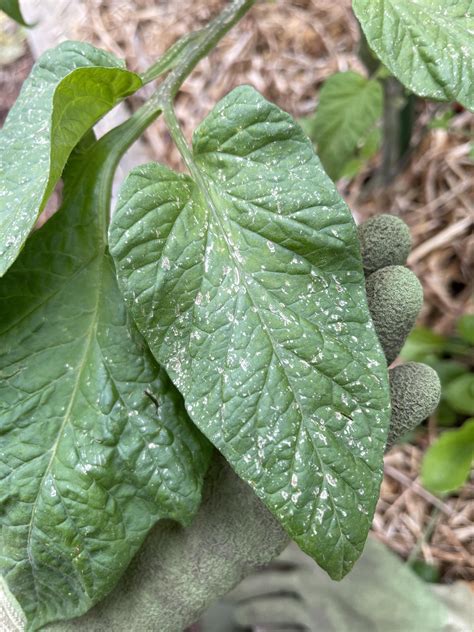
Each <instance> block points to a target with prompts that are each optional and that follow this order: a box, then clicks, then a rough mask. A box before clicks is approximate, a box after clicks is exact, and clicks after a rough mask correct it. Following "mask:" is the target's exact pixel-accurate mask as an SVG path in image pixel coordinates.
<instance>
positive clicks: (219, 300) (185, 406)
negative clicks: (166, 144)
mask: <svg viewBox="0 0 474 632" xmlns="http://www.w3.org/2000/svg"><path fill="white" fill-rule="evenodd" d="M252 4H253V0H234V1H233V2H231V3H230V4H228V5H227V6H226V8H225V9H224V10H223V11H222V13H221V14H220V15H219V16H217V17H216V18H215V19H214V20H213V21H211V22H210V23H209V24H208V25H207V26H206V27H204V28H203V29H201V30H200V31H198V32H196V33H193V34H191V35H189V36H185V37H184V38H183V39H182V40H180V41H179V42H177V43H176V44H175V45H174V46H173V47H172V48H171V49H170V50H169V51H168V52H167V53H165V55H164V56H163V57H162V58H161V59H160V60H158V62H157V63H155V64H153V65H152V66H151V67H150V68H149V69H148V70H146V71H145V72H144V73H142V74H141V75H140V74H136V73H132V72H130V71H128V70H127V69H126V68H125V65H124V63H123V62H122V61H120V60H117V59H116V58H115V57H114V56H113V55H110V54H109V53H106V52H105V51H101V50H98V49H96V48H94V47H93V46H90V45H88V44H84V43H78V42H66V43H64V44H61V45H60V46H58V47H57V48H56V49H54V50H51V51H48V52H47V53H45V54H44V55H43V56H42V57H41V58H40V59H39V60H38V62H37V63H36V64H35V66H34V68H33V70H32V72H31V75H30V77H29V78H28V80H27V81H26V82H25V85H24V87H23V90H22V92H21V94H20V96H19V98H18V100H17V102H16V104H15V106H14V107H13V108H12V110H11V112H10V114H9V116H8V118H7V121H6V123H5V125H4V128H3V129H2V131H1V134H0V274H3V275H4V276H3V278H2V279H1V281H0V312H1V314H2V321H1V328H0V350H1V353H0V376H1V379H2V381H1V382H0V393H1V394H0V406H1V409H0V424H1V426H0V428H1V435H0V441H1V447H0V455H1V460H0V477H1V479H2V496H1V502H2V513H1V514H0V522H1V525H2V530H1V536H0V537H1V538H2V539H1V556H0V567H1V571H2V575H3V577H4V579H5V582H6V585H7V586H6V588H5V595H7V597H5V598H2V599H0V604H1V607H3V603H4V602H6V603H8V604H11V603H14V600H13V598H12V599H10V596H8V595H9V593H8V592H7V591H11V593H13V597H14V598H16V599H17V600H18V601H19V602H20V605H21V608H22V609H23V613H24V615H25V618H26V626H27V628H28V629H32V630H33V629H38V628H40V627H43V626H45V625H47V624H49V623H51V622H53V621H62V620H64V619H71V618H74V617H77V616H79V615H83V614H84V613H86V612H87V611H88V610H90V609H91V608H92V606H94V604H96V603H97V602H98V601H99V600H101V599H103V598H104V597H105V596H106V595H107V594H108V593H109V592H110V591H112V589H114V586H115V585H116V583H117V581H118V579H119V577H120V576H121V575H122V573H123V572H124V571H125V569H127V568H128V570H127V575H126V578H125V580H124V582H123V583H121V584H119V585H118V587H117V589H116V591H117V592H115V593H112V594H111V596H110V597H109V598H108V600H107V601H105V602H103V603H102V604H101V605H100V606H99V607H98V609H97V610H91V612H90V614H88V615H86V617H85V618H84V619H79V620H78V621H72V622H71V623H68V624H63V623H59V624H58V625H57V626H55V625H53V626H49V627H50V629H56V630H58V629H59V630H66V629H79V630H81V629H82V630H87V631H88V632H89V631H90V630H96V629H113V630H122V629H123V630H129V629H133V626H137V628H136V629H145V627H146V626H149V625H150V621H151V622H152V623H151V625H153V626H154V627H153V629H159V630H160V631H161V632H165V631H171V630H179V629H182V627H184V626H185V625H187V624H189V623H191V622H192V621H193V620H195V619H196V617H197V613H198V611H199V609H200V608H202V607H203V605H205V604H206V603H208V602H209V601H210V600H212V599H213V598H215V597H217V596H218V595H219V594H222V592H223V591H225V590H228V589H229V588H230V587H231V586H233V585H235V583H236V582H237V581H238V580H239V579H240V578H241V577H242V576H243V575H245V574H246V573H248V572H249V570H250V569H251V568H252V567H253V566H255V565H258V564H261V563H263V562H265V561H268V560H269V559H271V558H272V557H274V556H275V555H276V554H277V553H278V552H279V551H280V550H281V549H282V548H283V547H284V546H285V544H286V543H287V541H288V538H289V537H290V536H291V537H292V538H293V539H294V540H295V541H296V542H297V543H298V544H299V545H300V546H301V548H302V549H304V550H305V551H307V552H308V553H309V554H310V555H311V557H312V558H313V559H315V560H316V561H317V562H318V563H319V564H320V565H321V566H322V567H323V568H324V569H325V570H326V571H327V572H328V573H329V575H330V576H331V577H333V578H338V579H339V578H341V577H343V576H344V575H345V574H346V573H347V572H348V571H349V570H350V569H351V567H352V566H353V564H354V563H355V561H356V560H357V558H358V557H359V556H360V554H361V552H362V549H363V547H364V543H365V541H366V538H367V533H368V530H369V527H370V524H371V520H372V516H373V512H374V509H375V504H376V501H377V496H378V489H379V484H380V480H381V476H382V465H383V463H382V456H383V452H384V449H385V448H386V445H387V442H389V443H391V442H393V441H394V440H396V439H397V437H398V436H399V435H400V432H401V429H406V428H407V427H412V426H413V425H415V424H417V423H419V422H421V421H422V420H423V419H424V418H425V417H426V416H427V415H428V414H429V413H430V412H431V410H432V409H433V408H434V406H435V405H436V403H437V400H438V396H439V383H438V380H437V377H436V374H435V373H434V371H432V370H431V369H430V368H429V367H427V366H426V365H422V364H417V363H414V362H409V363H407V364H406V365H401V366H397V367H395V368H394V369H390V370H389V371H388V370H387V363H391V362H392V361H393V359H394V358H395V357H396V355H397V353H398V351H399V350H400V348H401V346H402V344H403V341H404V340H405V338H406V335H407V333H408V331H409V330H410V329H411V327H412V326H413V323H414V321H415V318H416V315H417V313H418V310H419V308H420V305H421V300H422V296H421V290H420V286H419V283H418V282H417V280H416V278H415V277H414V275H413V274H412V273H411V272H410V271H408V270H407V269H406V268H405V267H404V264H405V261H406V255H407V253H408V249H409V237H408V235H407V228H406V227H405V226H404V225H403V223H402V222H400V221H399V220H397V219H396V218H390V217H381V218H378V220H376V221H371V222H368V223H367V225H366V226H364V227H362V228H360V229H359V231H358V230H357V228H356V226H355V224H354V222H353V220H352V217H351V215H350V212H349V210H348V208H347V207H346V205H345V204H344V202H343V200H342V199H341V198H340V196H339V194H338V192H337V190H336V188H335V186H334V185H333V183H332V181H331V180H330V178H329V177H328V176H327V175H326V173H325V172H324V170H323V168H322V166H321V163H320V161H319V159H318V157H317V156H316V155H315V153H314V151H313V147H312V144H311V142H310V141H309V140H308V139H307V138H306V137H305V135H304V133H303V131H302V130H301V128H300V127H299V126H298V125H297V124H296V123H295V122H294V121H293V120H292V118H291V117H290V116H289V115H288V114H286V113H285V112H283V111H282V110H280V109H279V108H278V107H276V106H275V105H273V104H272V103H269V102H268V101H266V100H265V99H264V98H263V96H261V95H260V94H259V93H258V92H257V91H255V90H254V89H253V88H250V87H248V86H241V87H239V88H236V89H235V90H233V91H232V92H231V93H230V94H228V95H226V96H225V97H224V98H223V99H222V100H221V101H219V103H217V105H216V106H215V108H214V109H213V110H212V112H211V113H210V114H209V115H208V117H207V118H206V119H205V120H204V121H203V122H202V123H201V124H200V125H199V127H198V128H197V130H196V131H195V134H194V137H193V143H192V148H191V147H189V146H188V144H187V142H186V140H185V139H184V136H183V134H182V131H181V129H180V126H179V123H178V121H177V119H176V115H175V113H174V107H173V103H174V99H175V97H176V94H177V93H178V91H179V89H180V87H181V85H182V84H183V82H184V81H185V79H186V78H187V76H188V75H189V74H190V73H191V72H192V70H193V68H194V67H195V65H196V64H197V63H198V62H199V61H200V60H201V59H202V58H203V57H204V56H206V55H207V54H208V53H209V52H210V51H211V50H212V49H213V48H214V46H215V45H216V44H217V42H218V41H219V40H220V39H221V38H222V37H223V36H224V34H225V33H226V32H227V31H228V30H229V29H230V28H231V27H232V25H233V24H235V23H236V22H237V21H238V20H239V19H240V18H241V17H242V16H243V15H244V14H245V13H246V12H247V11H248V10H249V9H250V8H251V6H252ZM2 8H4V9H6V10H9V11H10V13H11V14H12V15H14V11H15V10H18V5H17V3H8V5H7V4H6V3H3V5H2ZM364 11H365V10H361V15H362V17H361V16H360V15H359V17H360V19H361V22H362V24H363V25H364V14H365V13H364ZM382 11H383V10H382ZM17 17H18V15H17ZM366 18H367V20H368V21H369V22H370V20H372V18H373V13H371V12H367V15H366ZM463 24H464V23H463ZM367 37H368V40H369V43H370V34H368V35H367ZM392 71H393V72H395V70H393V69H392ZM164 75H166V76H164ZM158 78H159V79H160V84H159V86H158V87H157V89H156V91H155V92H154V93H153V95H152V96H151V97H150V98H149V99H148V100H147V101H146V103H145V104H144V105H143V106H142V107H141V108H140V109H139V110H138V111H137V112H136V113H135V114H133V115H132V116H131V117H130V118H129V119H128V120H127V121H125V122H124V123H123V124H122V125H120V126H119V127H117V128H115V129H113V130H111V131H110V132H109V133H107V134H106V135H104V136H103V137H102V138H100V139H96V138H95V136H94V134H93V132H92V127H93V126H94V124H95V123H96V122H97V121H98V120H99V119H100V118H101V117H102V116H103V115H104V114H106V112H108V111H109V110H110V109H111V108H113V107H114V106H115V105H116V104H117V103H119V102H120V101H122V100H123V99H124V98H126V97H127V96H128V95H130V94H133V93H134V92H136V91H137V90H139V89H140V88H141V87H142V86H143V85H144V84H145V83H147V82H150V81H153V80H156V79H158ZM346 79H348V81H349V82H350V83H351V85H352V84H357V85H358V86H359V88H360V89H361V90H362V92H364V90H365V91H367V92H368V93H369V94H372V93H375V92H377V94H378V98H379V99H380V90H379V89H378V88H377V87H376V85H375V84H373V83H371V82H370V80H369V81H368V82H367V81H366V80H363V81H360V80H359V79H357V78H354V77H352V76H351V77H346ZM440 81H444V78H443V77H442V76H441V75H440ZM333 87H334V86H333ZM335 92H336V93H337V94H340V92H341V85H337V86H335ZM340 100H341V99H340ZM342 101H344V99H342ZM352 103H353V104H355V105H356V106H357V108H358V112H359V113H360V117H361V118H363V119H364V125H361V128H364V129H365V130H367V129H369V128H370V126H371V125H373V121H374V116H375V114H374V111H369V113H368V115H367V118H366V117H365V115H366V113H367V107H366V106H365V107H364V106H360V104H359V100H358V99H354V100H353V101H352ZM369 110H370V108H369ZM375 110H376V108H375ZM375 113H376V111H375ZM161 114H163V116H164V119H165V123H166V125H167V128H168V131H169V133H170V135H171V137H172V139H173V141H174V142H175V144H176V146H177V147H178V149H179V150H180V153H181V155H182V157H183V160H184V162H185V164H186V167H187V169H188V174H178V173H175V172H173V171H171V170H170V169H168V168H167V167H165V166H163V165H158V164H149V165H144V166H142V167H139V168H137V169H135V170H133V171H132V173H131V174H130V175H129V176H128V177H127V178H126V180H125V182H124V183H123V185H122V188H121V191H120V196H119V203H118V208H117V212H116V214H115V215H114V217H113V220H112V222H111V223H110V222H109V217H110V203H111V187H112V180H113V177H114V173H115V169H116V166H117V164H118V161H119V160H120V158H121V157H122V156H123V154H124V152H125V151H126V150H127V149H128V147H129V146H130V145H131V144H132V143H133V142H134V141H135V140H136V139H137V138H139V137H140V136H141V134H142V133H143V132H144V131H145V130H146V128H147V127H148V126H149V125H150V124H151V123H152V122H153V121H154V120H155V119H156V118H157V117H158V116H159V115H161ZM356 118H357V119H358V117H356ZM341 120H342V121H343V122H344V125H345V129H348V128H347V125H346V124H345V119H344V118H342V119H341ZM357 122H358V120H357ZM355 123H356V121H354V124H355ZM362 132H363V130H362ZM325 133H326V134H327V135H328V136H329V134H330V133H331V132H327V131H326V132H325ZM369 133H370V130H369ZM351 142H352V141H351ZM358 142H359V141H358ZM339 147H340V149H339V151H340V152H341V155H344V156H347V155H348V154H347V149H346V148H345V147H344V144H343V143H341V144H340V145H339ZM324 151H325V152H327V155H328V156H330V155H331V152H330V148H329V145H328V146H327V147H326V149H325V150H324ZM331 160H333V161H334V165H335V159H334V156H333V157H332V158H331ZM344 161H346V158H345V157H344ZM345 165H346V166H347V161H346V162H345ZM334 168H336V166H335V167H334ZM60 178H62V179H63V182H64V194H63V200H62V204H61V208H60V209H59V211H58V212H57V214H56V215H54V217H53V218H52V219H50V220H49V221H48V222H47V223H46V224H45V225H44V226H43V227H42V228H41V229H39V230H37V231H34V232H32V229H33V227H34V225H35V222H36V219H37V217H38V215H39V213H40V212H41V211H42V209H43V208H44V205H45V203H46V201H47V198H48V197H49V195H50V193H51V191H52V190H53V188H54V186H55V184H56V183H57V182H58V180H59V179H60ZM109 223H110V224H111V225H110V227H109ZM366 281H367V282H366ZM390 401H391V406H390ZM389 425H390V428H389ZM214 447H215V448H217V449H218V450H219V452H220V453H221V454H222V455H223V457H225V460H223V458H222V457H220V456H219V457H218V456H216V451H215V450H214ZM226 462H227V463H228V464H230V466H231V468H232V469H230V468H229V466H228V465H227V464H226ZM209 464H210V465H209ZM236 473H237V475H238V476H236ZM205 477H206V484H204V480H205ZM239 477H240V478H239ZM201 496H203V501H202V504H201ZM243 508H244V509H245V511H243ZM162 518H169V519H171V520H169V521H168V522H166V521H160V520H161V519H162ZM242 520H244V524H242ZM157 521H160V523H159V524H158V526H157V528H156V529H155V530H154V531H153V532H152V535H151V536H150V538H149V539H148V540H147V543H146V545H145V549H144V550H143V553H142V555H141V556H139V557H138V558H136V563H135V564H136V565H135V566H134V565H132V566H129V564H130V561H131V559H132V557H133V556H134V555H135V553H136V552H137V551H138V550H139V548H140V547H141V545H142V544H143V542H144V540H145V537H146V536H147V534H148V533H149V532H150V531H151V530H152V528H153V526H154V524H155V523H156V522H157ZM172 521H174V523H173V522H172ZM176 522H179V523H180V524H181V525H183V526H184V527H186V528H182V529H181V530H180V529H179V528H178V527H177V525H176ZM183 582H184V583H183ZM150 596H151V599H150ZM13 610H14V612H15V613H16V614H15V615H10V614H9V612H10V611H9V610H8V608H7V615H6V617H7V621H9V622H10V623H11V621H12V620H16V621H20V623H21V622H22V621H23V620H24V619H23V613H21V611H20V614H18V612H19V611H18V610H16V609H15V608H13ZM0 623H2V625H3V621H0ZM140 626H141V627H140ZM155 626H158V627H155ZM7 629H9V628H8V627H7Z"/></svg>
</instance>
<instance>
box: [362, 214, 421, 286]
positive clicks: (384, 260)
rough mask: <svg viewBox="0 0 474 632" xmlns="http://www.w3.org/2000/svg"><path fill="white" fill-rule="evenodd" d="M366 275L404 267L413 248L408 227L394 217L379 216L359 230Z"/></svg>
mask: <svg viewBox="0 0 474 632" xmlns="http://www.w3.org/2000/svg"><path fill="white" fill-rule="evenodd" d="M357 230H358V233H359V242H360V248H361V252H362V262H363V265H364V270H365V273H366V274H371V273H372V272H375V270H379V269H380V268H385V267H387V266H397V265H404V264H405V262H406V260H407V257H408V253H409V252H410V248H411V236H410V231H409V229H408V226H407V225H406V224H405V222H404V221H402V220H401V219H400V218H399V217H395V216H394V215H377V216H375V217H371V218H370V219H368V220H367V221H366V222H363V223H362V224H360V226H358V228H357Z"/></svg>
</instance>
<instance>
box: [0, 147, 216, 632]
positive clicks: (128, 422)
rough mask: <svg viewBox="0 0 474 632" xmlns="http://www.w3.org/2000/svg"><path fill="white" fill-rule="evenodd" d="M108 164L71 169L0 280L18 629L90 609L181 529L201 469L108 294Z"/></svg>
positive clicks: (8, 567)
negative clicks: (167, 531)
mask: <svg viewBox="0 0 474 632" xmlns="http://www.w3.org/2000/svg"><path fill="white" fill-rule="evenodd" d="M105 158H106V155H105V154H101V153H100V152H99V150H92V149H91V150H90V152H89V153H87V154H86V155H84V156H83V157H82V158H80V159H79V158H76V157H75V158H74V161H73V162H74V164H72V165H71V166H69V164H68V167H67V172H66V175H65V200H64V203H63V206H62V209H61V210H60V211H58V213H57V214H56V215H55V216H54V217H53V218H52V219H51V220H50V221H49V222H47V224H46V225H45V226H44V227H43V228H42V229H40V230H39V231H37V232H36V233H34V235H33V236H32V237H31V238H30V239H29V240H28V242H27V244H26V246H25V248H24V250H23V252H22V253H21V255H20V257H19V258H18V260H17V261H16V262H15V264H14V265H13V267H12V268H11V270H10V271H9V273H8V274H7V275H6V276H5V277H4V278H3V279H2V280H1V281H0V313H1V314H2V319H1V327H0V349H1V353H0V377H1V381H0V479H1V494H0V500H1V505H0V506H1V509H0V522H1V527H2V528H1V530H0V534H1V540H0V551H1V553H0V566H1V570H2V574H3V575H4V576H5V578H6V580H7V582H8V585H9V588H10V590H11V591H12V593H13V594H14V595H15V597H16V598H17V600H18V601H19V602H20V604H21V606H22V608H23V609H24V611H25V613H26V615H27V618H28V621H29V629H37V628H38V627H41V626H42V625H44V624H45V623H47V622H48V621H52V620H57V619H65V618H71V617H75V616H78V615H80V614H82V613H83V612H85V611H86V610H88V609H89V608H90V607H91V606H92V605H93V604H94V603H96V602H97V601H98V600H99V599H100V598H101V597H103V596H104V595H105V594H106V593H107V592H109V591H110V590H111V588H112V587H113V586H114V584H115V583H116V581H117V579H118V578H119V577H120V575H121V573H122V572H123V571H124V569H125V568H126V566H127V565H128V563H129V562H130V559H131V558H132V556H133V555H134V553H135V552H136V551H137V549H138V547H139V546H140V544H141V543H142V541H143V539H144V538H145V536H146V534H147V532H148V530H149V529H150V528H151V527H152V526H153V524H154V523H155V522H156V521H157V520H158V519H160V518H165V517H166V518H172V519H175V520H178V521H180V522H182V523H183V524H186V523H188V522H189V520H190V518H191V516H192V515H193V514H194V512H195V511H196V510H197V507H198V504H199V501H200V493H201V485H202V480H203V476H204V473H205V469H206V467H207V463H208V459H209V451H210V447H209V446H208V444H207V442H206V441H205V439H204V438H203V437H202V436H201V435H200V434H199V433H198V431H197V429H196V428H195V427H194V425H193V424H192V423H191V422H190V420H189V418H188V417H187V414H186V412H185V409H184V405H183V402H182V398H181V396H180V395H179V393H178V392H177V390H176V389H175V387H174V386H173V385H172V383H171V382H170V380H169V378H168V377H167V375H166V374H165V372H164V371H163V370H162V369H160V368H158V366H157V365H156V363H155V361H154V359H153V358H152V356H151V355H150V353H149V351H148V350H147V348H146V345H145V344H144V342H143V339H142V338H141V336H140V335H139V334H138V332H137V331H136V329H135V328H134V327H133V326H132V324H131V323H130V321H129V317H128V316H127V311H126V309H125V305H124V303H123V299H122V297H121V295H120V292H119V290H118V286H117V281H116V276H115V271H114V266H113V262H112V259H111V257H110V255H109V254H108V253H107V252H106V239H105V236H106V225H105V224H106V213H105V212H104V209H102V208H98V204H99V203H98V200H99V199H101V198H100V195H101V189H102V188H103V170H104V169H105V168H106V167H104V164H105V162H104V161H105ZM71 161H72V159H71ZM105 210H106V209H105ZM147 393H150V394H151V397H149V396H148V394H147ZM155 400H156V401H157V403H158V407H157V406H156V404H155Z"/></svg>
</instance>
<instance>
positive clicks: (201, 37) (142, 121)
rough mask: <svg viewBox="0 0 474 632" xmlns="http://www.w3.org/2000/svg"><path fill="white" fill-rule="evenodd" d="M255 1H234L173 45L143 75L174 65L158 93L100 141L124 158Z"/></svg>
mask: <svg viewBox="0 0 474 632" xmlns="http://www.w3.org/2000/svg"><path fill="white" fill-rule="evenodd" d="M254 3H255V0H233V2H231V3H230V4H229V5H228V6H227V7H226V8H225V9H223V10H222V11H221V13H220V14H219V15H217V16H216V17H215V18H214V19H213V20H212V21H211V22H209V24H208V25H207V26H206V27H205V28H204V29H201V30H200V31H196V32H195V33H191V34H189V35H188V36H185V38H183V39H182V40H180V42H178V43H177V44H176V45H175V46H174V47H171V49H170V51H171V52H170V53H169V54H167V53H165V55H164V56H163V57H162V58H161V60H158V62H157V64H155V65H153V66H151V67H150V68H149V69H148V70H147V71H146V72H145V73H144V75H143V77H147V78H148V79H147V80H150V77H154V76H156V75H157V73H159V72H160V71H161V72H165V70H167V69H169V68H171V67H173V66H174V68H173V70H172V71H171V72H170V73H169V75H168V76H167V77H166V79H165V80H164V81H163V83H162V84H161V85H160V86H159V87H158V88H157V90H156V91H155V92H154V94H152V96H151V97H150V98H149V99H148V101H146V102H145V103H144V104H143V105H142V106H141V108H139V109H138V110H137V111H136V112H135V114H133V116H131V117H130V118H129V119H128V120H127V121H125V122H124V123H122V124H121V125H119V126H118V127H116V128H114V129H112V130H110V132H108V133H107V134H105V135H104V136H103V137H102V138H101V139H100V141H99V143H100V144H102V145H107V146H108V148H109V150H110V152H111V153H113V154H114V159H120V157H121V156H122V155H123V154H124V153H125V151H126V150H127V149H128V148H129V147H130V145H131V144H132V143H133V142H134V141H135V140H137V139H138V138H139V137H140V136H141V134H143V132H144V131H145V130H146V128H147V127H148V126H149V125H150V123H151V122H152V121H153V120H154V119H156V118H157V117H158V116H159V115H160V114H161V112H162V111H163V109H164V108H165V107H168V106H171V104H172V101H173V99H174V97H175V96H176V94H177V92H178V91H179V89H180V88H181V86H182V85H183V83H184V81H185V80H186V79H187V77H188V76H189V75H190V74H191V72H192V71H193V70H194V68H195V67H196V65H197V64H198V63H199V61H200V60H201V59H202V58H203V57H205V56H206V55H207V54H208V53H209V52H210V51H211V50H212V49H213V48H214V47H215V46H216V44H217V42H218V41H219V40H221V39H222V38H223V37H224V35H225V34H226V33H227V32H228V31H229V29H231V28H232V26H234V24H236V23H237V22H238V21H239V20H240V19H241V18H242V16H243V15H244V14H245V13H246V12H247V11H248V10H249V9H250V8H251V7H252V5H253V4H254ZM178 127H179V126H178ZM111 160H113V159H112V157H111Z"/></svg>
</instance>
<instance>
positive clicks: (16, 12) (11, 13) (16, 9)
mask: <svg viewBox="0 0 474 632" xmlns="http://www.w3.org/2000/svg"><path fill="white" fill-rule="evenodd" d="M0 11H3V12H4V13H6V14H7V15H8V17H10V18H11V19H12V20H15V22H18V24H21V25H22V26H30V25H29V24H27V23H26V22H25V19H24V18H23V14H22V12H21V9H20V5H19V3H18V0H0Z"/></svg>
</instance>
